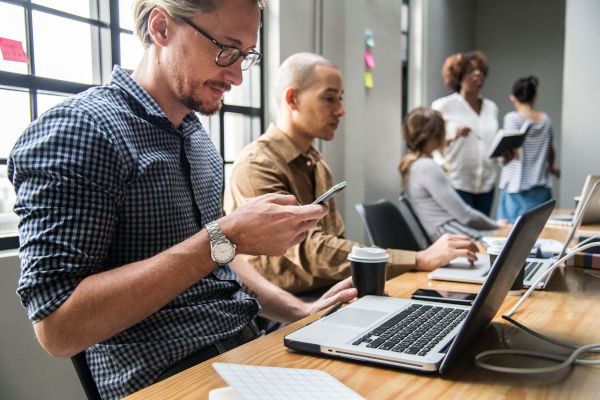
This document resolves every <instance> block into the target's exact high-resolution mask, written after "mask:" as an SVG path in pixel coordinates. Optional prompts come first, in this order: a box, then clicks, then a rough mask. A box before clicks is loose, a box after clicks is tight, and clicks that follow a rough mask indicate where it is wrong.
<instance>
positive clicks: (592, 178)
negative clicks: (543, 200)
mask: <svg viewBox="0 0 600 400" xmlns="http://www.w3.org/2000/svg"><path fill="white" fill-rule="evenodd" d="M599 180H600V175H588V176H587V177H586V178H585V182H584V183H583V188H582V189H581V195H580V196H579V197H578V198H579V201H578V202H577V207H576V208H575V211H574V212H572V213H567V214H558V215H552V216H551V217H550V218H549V219H548V221H549V222H552V223H557V224H565V225H570V224H572V223H573V222H574V221H575V218H576V217H577V216H579V215H580V214H581V213H582V209H583V203H584V200H585V199H587V198H588V197H589V195H590V192H591V190H592V187H593V186H594V185H595V184H596V182H598V181H599ZM599 223H600V192H598V191H596V192H595V195H594V196H593V197H592V200H591V201H590V204H589V206H588V207H587V208H586V210H585V213H583V219H582V220H581V224H582V225H592V224H599Z"/></svg>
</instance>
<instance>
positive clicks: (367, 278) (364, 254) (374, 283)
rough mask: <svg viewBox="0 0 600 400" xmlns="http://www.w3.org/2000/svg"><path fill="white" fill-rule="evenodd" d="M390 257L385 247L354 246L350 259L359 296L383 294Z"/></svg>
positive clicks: (353, 280)
mask: <svg viewBox="0 0 600 400" xmlns="http://www.w3.org/2000/svg"><path fill="white" fill-rule="evenodd" d="M389 259H390V255H389V254H388V253H387V251H385V249H380V248H378V247H358V246H352V252H351V253H350V254H348V260H350V268H351V270H352V282H353V283H354V287H355V288H356V289H357V290H358V297H363V296H366V295H369V294H370V295H376V296H383V293H384V289H385V273H386V269H387V262H388V260H389Z"/></svg>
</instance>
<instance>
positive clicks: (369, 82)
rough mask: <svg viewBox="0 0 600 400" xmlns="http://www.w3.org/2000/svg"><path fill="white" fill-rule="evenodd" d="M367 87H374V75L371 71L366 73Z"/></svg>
mask: <svg viewBox="0 0 600 400" xmlns="http://www.w3.org/2000/svg"><path fill="white" fill-rule="evenodd" d="M365 87H368V88H372V87H373V74H371V72H370V71H365Z"/></svg>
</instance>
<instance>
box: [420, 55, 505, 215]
mask: <svg viewBox="0 0 600 400" xmlns="http://www.w3.org/2000/svg"><path fill="white" fill-rule="evenodd" d="M487 72H488V63H487V59H486V57H485V55H484V54H483V53H482V52H480V51H473V52H470V53H458V54H454V55H452V56H450V57H448V58H447V59H446V62H445V63H444V66H443V68H442V77H443V78H444V84H445V85H446V86H447V87H448V89H450V90H452V91H453V92H454V93H452V94H451V95H449V96H446V97H442V98H441V99H437V100H435V101H434V102H433V104H432V105H431V107H432V108H433V109H435V110H438V111H440V112H441V113H442V115H443V116H444V119H445V120H446V144H447V147H446V154H445V157H444V160H443V165H444V166H445V167H446V168H447V169H448V170H449V171H450V175H449V179H450V182H451V183H452V186H453V187H454V189H456V191H457V192H458V194H459V196H460V197H461V198H462V199H463V200H464V201H465V202H466V203H467V204H468V205H470V206H471V207H473V208H475V209H477V210H479V211H481V212H483V213H484V214H486V215H489V214H490V210H491V208H492V202H493V200H494V185H495V178H496V171H495V169H494V166H493V161H492V160H491V159H490V158H489V157H488V156H487V151H488V149H489V148H490V146H491V143H492V141H493V139H494V136H495V135H496V132H497V131H498V106H497V105H496V103H494V102H493V101H491V100H489V99H484V98H483V97H481V95H480V92H481V89H482V88H483V83H484V80H485V77H486V76H487Z"/></svg>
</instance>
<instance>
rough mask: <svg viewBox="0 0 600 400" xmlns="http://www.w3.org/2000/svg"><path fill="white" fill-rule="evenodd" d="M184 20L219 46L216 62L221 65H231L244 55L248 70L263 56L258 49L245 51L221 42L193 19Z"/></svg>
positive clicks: (243, 69) (244, 64)
mask: <svg viewBox="0 0 600 400" xmlns="http://www.w3.org/2000/svg"><path fill="white" fill-rule="evenodd" d="M183 20H184V21H185V23H186V24H188V25H189V26H191V27H192V28H194V29H195V30H196V31H198V32H200V33H201V34H202V35H204V37H206V38H207V39H208V40H210V41H211V42H213V43H214V44H215V45H216V46H217V47H218V48H219V52H218V53H217V57H216V58H215V62H216V63H217V65H218V66H219V67H229V66H230V65H231V64H233V63H234V62H236V61H237V59H238V58H240V57H242V71H246V70H248V69H250V68H252V67H253V66H254V65H256V63H257V62H259V61H260V59H261V58H262V54H260V53H259V52H257V51H249V52H245V51H242V50H240V49H238V48H237V47H233V46H226V45H224V44H221V43H219V42H218V41H217V40H216V39H214V38H213V37H212V36H210V35H209V34H208V33H206V32H204V31H203V30H202V29H200V28H199V27H198V26H196V25H195V24H194V23H193V22H192V21H190V20H188V19H187V18H183Z"/></svg>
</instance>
